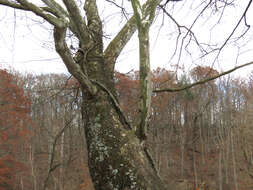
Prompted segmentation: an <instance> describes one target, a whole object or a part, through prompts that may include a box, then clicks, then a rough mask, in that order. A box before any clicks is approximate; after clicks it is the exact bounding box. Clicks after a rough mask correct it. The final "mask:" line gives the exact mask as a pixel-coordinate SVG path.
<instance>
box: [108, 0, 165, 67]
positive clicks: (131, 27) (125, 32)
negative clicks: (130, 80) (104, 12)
mask: <svg viewBox="0 0 253 190" xmlns="http://www.w3.org/2000/svg"><path fill="white" fill-rule="evenodd" d="M154 1H157V0H148V1H147V2H146V3H145V4H144V5H143V6H142V7H144V6H147V4H150V2H154ZM161 1H162V0H158V1H157V3H160V2H161ZM145 14H148V12H147V11H146V12H145V13H144V15H143V16H144V17H147V15H145ZM136 30H137V25H136V20H135V16H132V17H131V18H130V19H129V20H128V21H127V23H126V24H125V25H124V27H123V28H122V29H121V30H120V32H119V33H118V34H117V36H116V37H115V38H114V39H113V40H112V41H111V42H110V44H109V45H108V46H107V48H106V50H105V51H104V56H105V59H106V63H107V64H108V65H109V67H110V70H111V71H114V66H115V62H116V59H117V58H118V56H119V55H120V53H121V51H122V50H123V48H124V47H125V45H126V44H127V43H128V41H129V40H130V39H131V37H132V36H133V34H134V32H135V31H136Z"/></svg>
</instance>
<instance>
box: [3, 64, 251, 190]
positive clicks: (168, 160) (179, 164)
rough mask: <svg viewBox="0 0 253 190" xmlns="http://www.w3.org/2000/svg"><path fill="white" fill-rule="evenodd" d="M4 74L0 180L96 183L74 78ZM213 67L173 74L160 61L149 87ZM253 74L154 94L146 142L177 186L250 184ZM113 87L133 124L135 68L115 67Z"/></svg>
mask: <svg viewBox="0 0 253 190" xmlns="http://www.w3.org/2000/svg"><path fill="white" fill-rule="evenodd" d="M2 73H3V74H1V75H0V76H1V77H3V76H5V78H4V79H3V80H0V83H1V87H2V86H3V85H7V84H8V83H10V84H9V88H1V89H0V90H1V91H0V92H1V93H0V94H1V96H0V97H1V98H2V99H1V101H3V103H4V102H5V104H4V105H1V107H0V110H1V112H0V122H1V125H0V126H1V144H0V146H1V149H0V153H1V154H0V159H1V160H0V177H1V180H2V181H3V180H5V183H4V184H3V183H2V184H1V186H0V187H1V188H2V189H3V190H9V189H10V188H11V189H14V190H16V189H22V185H23V189H36V190H44V189H45V187H46V188H47V189H48V190H56V189H61V190H67V189H77V190H79V189H85V190H89V189H91V190H93V189H94V188H93V186H92V182H91V179H90V176H89V171H88V167H87V165H88V163H87V151H86V145H85V140H84V139H85V134H84V133H85V132H84V130H83V129H84V128H83V127H84V126H82V125H81V123H82V122H81V117H82V116H81V112H80V109H81V104H80V99H81V98H80V97H81V96H82V93H81V92H80V91H79V86H78V84H77V83H76V80H74V79H73V78H69V77H67V76H66V75H58V74H48V75H40V76H33V75H27V76H21V75H19V76H15V77H13V75H11V74H8V73H7V72H6V71H3V72H2ZM216 74H217V71H215V70H213V69H211V68H209V67H196V68H194V69H193V70H192V71H191V72H190V74H189V75H184V76H182V77H181V78H179V79H177V78H176V77H175V75H174V73H173V72H171V71H168V70H166V69H161V68H158V69H156V70H154V71H153V73H152V75H153V79H152V81H153V87H154V88H169V87H170V88H171V87H173V88H177V87H181V86H183V85H187V84H189V83H191V82H194V81H198V80H201V79H204V78H206V77H210V76H213V75H216ZM252 76H253V75H252ZM252 76H251V78H249V79H248V80H243V79H241V78H233V77H224V78H221V79H218V80H216V81H210V82H208V83H206V84H203V85H200V86H195V87H193V88H191V89H187V90H186V91H182V92H177V93H161V94H159V93H158V94H157V93H154V94H153V97H152V100H153V102H152V114H151V117H150V120H149V127H148V132H149V141H148V146H149V149H150V152H151V154H152V158H153V160H154V163H155V166H156V168H157V170H158V171H159V174H160V176H161V177H162V178H163V179H164V181H165V182H166V183H168V184H170V185H171V186H172V187H174V189H178V190H196V189H199V190H211V189H216V190H219V188H220V187H222V189H223V190H224V189H225V190H240V189H243V190H251V189H252V186H253V183H252V179H253V177H252V176H253V170H252V168H253V162H252V160H253V156H252V155H253V151H252V150H253V149H252V147H253V141H252V138H253V130H252V122H253V120H252V118H253V117H252V116H253V115H252V113H253V112H252V111H251V110H252V108H253V96H252V92H253V77H252ZM14 79H17V80H18V84H19V86H17V85H16V84H17V81H15V80H14ZM4 81H5V82H4ZM7 81H8V82H7ZM21 81H22V82H21ZM4 83H5V84H4ZM115 86H116V90H117V91H116V95H117V98H118V100H119V103H120V105H121V106H122V108H123V111H124V112H125V114H126V115H127V118H128V120H129V121H130V122H132V123H133V124H136V122H137V117H136V115H137V114H138V98H139V91H138V72H133V73H129V74H121V73H115ZM11 88H12V90H11ZM22 88H23V89H24V90H22ZM24 91H25V92H26V93H25V92H24ZM28 93H29V94H30V97H28V96H27V95H26V94H28ZM3 94H5V96H3ZM17 97H19V99H17ZM29 99H30V101H31V105H30V103H29ZM26 101H28V102H26ZM6 102H8V104H6ZM11 102H13V103H15V104H11ZM8 105H9V106H8ZM26 106H27V107H26ZM30 111H31V112H30ZM7 113H11V114H7ZM1 114H2V115H1ZM30 116H31V117H32V122H33V127H31V125H30ZM20 117H21V118H23V121H22V122H21V120H20ZM25 118H26V119H25ZM7 121H8V122H7ZM4 126H8V127H7V128H5V127H4ZM28 129H29V130H28ZM7 131H8V133H7ZM14 131H16V133H14ZM2 132H4V133H2ZM6 134H7V135H6ZM31 134H33V135H32V136H31ZM27 139H29V141H28V140H27ZM25 143H26V144H27V146H23V145H24V144H25ZM21 145H22V147H21ZM20 147H21V148H20ZM27 147H29V149H27ZM9 150H11V151H9ZM14 150H15V151H14ZM21 150H22V151H21ZM7 152H8V154H7ZM1 180H0V182H1Z"/></svg>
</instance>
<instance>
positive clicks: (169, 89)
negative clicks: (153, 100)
mask: <svg viewBox="0 0 253 190" xmlns="http://www.w3.org/2000/svg"><path fill="white" fill-rule="evenodd" d="M252 64H253V62H249V63H246V64H243V65H240V66H238V67H235V68H233V69H230V70H228V71H226V72H222V73H220V74H218V75H215V76H213V77H210V78H208V79H203V80H200V81H198V82H196V83H193V84H189V85H186V86H183V87H181V88H165V89H155V90H153V92H155V93H160V92H179V91H183V90H186V89H189V88H192V87H194V86H197V85H200V84H204V83H207V82H209V81H212V80H215V79H217V78H219V77H221V76H224V75H227V74H229V73H232V72H233V71H235V70H237V69H240V68H243V67H246V66H249V65H252Z"/></svg>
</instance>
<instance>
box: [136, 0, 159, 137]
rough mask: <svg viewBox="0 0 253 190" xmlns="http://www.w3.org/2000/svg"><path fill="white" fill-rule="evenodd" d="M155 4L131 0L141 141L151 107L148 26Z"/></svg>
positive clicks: (145, 135)
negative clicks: (136, 43)
mask: <svg viewBox="0 0 253 190" xmlns="http://www.w3.org/2000/svg"><path fill="white" fill-rule="evenodd" d="M157 4H158V1H157V0H154V1H150V2H149V3H146V4H145V5H144V6H141V4H140V2H139V0H132V7H133V9H134V15H135V19H136V25H137V29H138V38H139V52H140V63H139V65H140V89H141V97H140V106H139V109H140V119H139V124H138V126H137V133H136V134H137V135H138V137H139V138H140V140H141V141H144V140H146V138H147V123H148V119H149V115H150V109H151V96H152V81H151V71H150V52H149V28H150V26H151V24H152V22H153V20H154V17H155V10H156V7H157Z"/></svg>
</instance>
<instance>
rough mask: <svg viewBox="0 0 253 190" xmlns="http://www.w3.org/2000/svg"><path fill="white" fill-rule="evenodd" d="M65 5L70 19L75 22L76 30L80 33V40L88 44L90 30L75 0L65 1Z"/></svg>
mask: <svg viewBox="0 0 253 190" xmlns="http://www.w3.org/2000/svg"><path fill="white" fill-rule="evenodd" d="M63 3H64V5H65V6H66V8H67V10H68V13H69V16H70V19H71V21H72V22H73V24H74V26H75V29H76V30H77V33H78V38H79V39H80V40H81V41H83V42H88V41H89V39H90V37H89V33H88V29H87V26H86V23H85V20H84V19H83V17H82V15H81V13H80V10H79V8H78V6H77V5H76V3H75V1H74V0H63Z"/></svg>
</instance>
